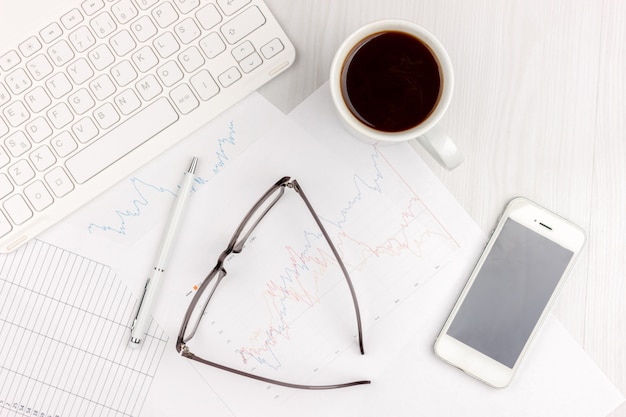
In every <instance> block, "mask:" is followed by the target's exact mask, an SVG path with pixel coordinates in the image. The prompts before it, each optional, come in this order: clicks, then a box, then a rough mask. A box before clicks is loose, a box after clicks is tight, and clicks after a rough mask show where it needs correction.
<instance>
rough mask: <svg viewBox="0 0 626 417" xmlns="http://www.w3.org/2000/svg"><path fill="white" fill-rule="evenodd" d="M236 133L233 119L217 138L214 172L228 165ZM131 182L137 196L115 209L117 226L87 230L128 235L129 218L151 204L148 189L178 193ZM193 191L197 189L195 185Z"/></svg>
mask: <svg viewBox="0 0 626 417" xmlns="http://www.w3.org/2000/svg"><path fill="white" fill-rule="evenodd" d="M236 133H237V130H236V129H235V122H234V121H232V120H231V121H230V122H229V123H228V135H227V136H225V137H223V138H219V139H217V145H218V149H217V150H216V151H215V157H216V162H215V164H214V165H213V168H212V169H211V171H212V172H213V173H214V174H216V175H217V174H219V173H220V171H221V170H222V169H223V168H224V166H225V165H226V163H227V161H229V160H230V157H229V153H228V150H227V148H234V147H236V145H237V136H236ZM130 182H131V186H132V188H133V189H134V193H135V194H136V197H135V198H134V199H133V201H132V202H131V203H130V204H129V206H130V208H125V209H115V211H114V212H115V216H116V217H117V219H119V223H117V222H116V223H117V224H116V225H115V226H111V225H99V224H96V223H90V224H89V225H88V226H87V231H88V232H89V233H93V232H94V231H96V230H99V231H104V232H112V233H116V234H119V235H126V231H127V223H128V220H129V219H131V218H134V217H139V216H141V214H142V213H143V211H142V209H145V208H146V207H147V206H148V205H150V201H151V200H150V199H149V198H148V197H149V196H148V194H147V191H156V192H157V193H159V194H168V195H170V196H172V197H176V194H177V193H176V192H174V191H172V190H169V189H167V188H164V187H159V186H157V185H153V184H150V183H148V182H146V181H144V180H142V179H140V178H138V177H132V178H131V179H130ZM207 182H208V180H207V179H204V178H201V177H196V179H195V184H196V185H202V184H206V183H207ZM193 191H194V192H195V191H196V187H195V186H194V189H193Z"/></svg>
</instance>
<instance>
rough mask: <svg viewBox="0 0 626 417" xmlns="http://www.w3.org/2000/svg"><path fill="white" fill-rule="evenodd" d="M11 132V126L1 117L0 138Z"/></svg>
mask: <svg viewBox="0 0 626 417" xmlns="http://www.w3.org/2000/svg"><path fill="white" fill-rule="evenodd" d="M7 133H9V126H7V124H6V123H5V122H4V120H2V118H1V117H0V138H1V137H2V136H4V135H6V134H7Z"/></svg>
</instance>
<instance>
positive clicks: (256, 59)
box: [239, 52, 263, 74]
mask: <svg viewBox="0 0 626 417" xmlns="http://www.w3.org/2000/svg"><path fill="white" fill-rule="evenodd" d="M262 63H263V61H262V60H261V56H260V55H259V54H257V53H256V52H255V53H253V54H251V55H248V56H247V57H246V58H244V59H243V61H241V62H240V63H239V66H240V67H241V69H242V71H243V72H245V73H246V74H248V73H250V72H252V71H253V70H254V69H256V68H258V67H259V66H260V65H261V64H262Z"/></svg>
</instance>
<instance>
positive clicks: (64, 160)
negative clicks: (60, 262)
mask: <svg viewBox="0 0 626 417" xmlns="http://www.w3.org/2000/svg"><path fill="white" fill-rule="evenodd" d="M294 58H295V50H294V48H293V45H292V44H291V42H290V41H289V39H287V36H286V35H285V33H284V32H283V30H282V29H281V28H280V26H279V25H278V23H277V22H276V20H275V18H274V17H273V16H272V14H271V12H270V11H269V9H268V8H267V6H266V5H265V4H264V3H263V2H262V1H260V0H113V1H111V0H86V1H82V2H81V3H79V4H77V5H76V7H75V8H73V9H71V10H68V11H67V12H66V13H63V14H61V15H60V16H59V17H58V19H56V20H52V21H50V22H49V23H48V24H47V25H42V26H41V28H40V29H39V30H38V31H35V33H32V36H30V37H26V38H24V39H23V41H22V42H20V43H18V44H17V45H1V44H0V252H9V251H12V250H13V249H15V248H17V247H18V246H20V245H21V244H23V243H25V242H26V241H28V240H29V239H31V238H32V237H34V236H36V235H37V234H38V233H40V232H42V231H43V230H45V229H46V228H47V227H49V226H51V225H53V224H55V223H56V222H58V221H59V220H61V219H62V218H63V217H65V216H67V215H68V214H70V213H71V212H72V211H74V210H75V209H77V208H78V207H80V206H81V205H83V204H85V203H86V202H88V201H89V200H91V199H93V198H94V197H96V196H98V195H99V194H100V193H102V192H103V191H104V190H106V189H107V188H108V187H110V186H111V185H113V184H115V183H116V182H118V181H120V180H121V179H123V178H125V177H126V176H128V175H129V174H130V173H132V172H133V171H134V170H136V169H137V168H138V167H140V166H141V165H143V164H144V163H146V162H148V161H149V160H151V159H153V158H154V157H156V156H157V155H159V154H160V153H162V152H163V151H165V150H166V149H167V148H169V147H171V146H172V145H174V144H175V143H177V142H179V141H180V140H181V139H183V138H184V137H186V136H187V135H188V134H190V133H192V132H193V131H195V130H196V129H198V128H199V127H200V126H201V125H203V124H205V123H206V122H207V121H209V120H211V119H213V118H214V117H215V116H217V115H218V114H219V113H221V112H222V111H224V110H225V109H227V108H228V107H230V106H232V105H233V104H235V103H236V102H237V101H239V100H241V99H242V98H243V97H245V96H246V95H248V94H249V93H251V92H252V91H254V90H256V89H257V88H258V87H260V86H261V85H262V84H264V83H266V82H267V81H269V80H270V79H272V78H274V77H275V76H276V75H278V74H279V73H280V72H282V71H283V70H285V69H286V68H287V67H289V66H290V65H291V63H292V62H293V60H294Z"/></svg>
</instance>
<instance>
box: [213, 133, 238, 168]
mask: <svg viewBox="0 0 626 417" xmlns="http://www.w3.org/2000/svg"><path fill="white" fill-rule="evenodd" d="M235 133H237V132H236V130H235V123H234V122H233V121H231V122H230V123H229V124H228V136H226V137H225V138H221V139H218V140H217V144H218V145H219V149H218V150H217V151H216V152H215V155H216V156H217V163H216V164H215V165H214V166H213V173H214V174H218V173H219V172H220V171H221V170H222V168H224V165H225V164H226V161H228V160H229V158H228V154H227V153H226V150H225V149H224V146H225V145H226V144H229V145H231V146H235V144H236V142H237V140H236V137H235Z"/></svg>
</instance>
